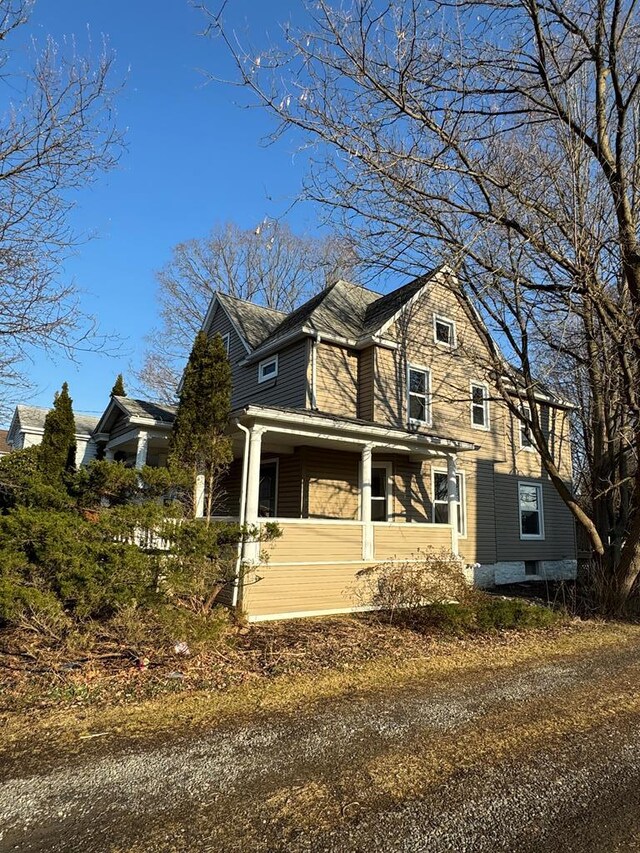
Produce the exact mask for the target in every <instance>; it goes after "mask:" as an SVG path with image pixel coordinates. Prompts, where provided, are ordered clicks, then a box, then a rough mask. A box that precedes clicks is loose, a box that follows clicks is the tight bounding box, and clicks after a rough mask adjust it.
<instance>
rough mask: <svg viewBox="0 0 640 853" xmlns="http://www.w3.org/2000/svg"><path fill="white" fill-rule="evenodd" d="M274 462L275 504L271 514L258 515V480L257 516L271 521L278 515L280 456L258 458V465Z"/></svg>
mask: <svg viewBox="0 0 640 853" xmlns="http://www.w3.org/2000/svg"><path fill="white" fill-rule="evenodd" d="M274 462H275V465H276V494H275V501H274V502H275V506H274V508H273V515H260V482H258V518H266V519H268V520H269V521H273V520H274V519H275V518H277V517H278V509H279V507H278V491H279V490H280V457H279V456H267V457H265V458H264V459H261V460H260V467H261V468H262V466H263V465H273V463H274Z"/></svg>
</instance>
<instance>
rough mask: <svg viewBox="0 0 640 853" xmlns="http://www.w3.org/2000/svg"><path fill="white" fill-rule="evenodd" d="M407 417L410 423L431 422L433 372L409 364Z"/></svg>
mask: <svg viewBox="0 0 640 853" xmlns="http://www.w3.org/2000/svg"><path fill="white" fill-rule="evenodd" d="M407 410H408V411H407V419H408V421H409V423H410V424H430V423H431V374H430V372H429V371H428V370H427V369H426V368H424V367H413V366H412V365H409V368H408V371H407Z"/></svg>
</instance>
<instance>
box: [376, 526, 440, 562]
mask: <svg viewBox="0 0 640 853" xmlns="http://www.w3.org/2000/svg"><path fill="white" fill-rule="evenodd" d="M374 543H375V558H376V560H405V559H408V558H411V557H412V556H413V557H414V558H415V559H419V558H420V555H419V552H420V551H428V550H429V549H430V548H434V549H436V550H439V549H440V548H446V549H448V550H450V549H451V528H450V527H449V526H448V525H447V526H444V527H443V526H441V525H433V524H398V525H394V524H387V525H377V524H376V525H374Z"/></svg>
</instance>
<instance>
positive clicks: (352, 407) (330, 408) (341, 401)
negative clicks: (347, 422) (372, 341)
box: [316, 343, 358, 418]
mask: <svg viewBox="0 0 640 853" xmlns="http://www.w3.org/2000/svg"><path fill="white" fill-rule="evenodd" d="M357 389H358V356H357V354H356V353H354V352H351V351H350V350H347V349H345V348H344V347H338V346H331V345H330V344H325V343H320V344H317V345H316V406H317V408H318V410H319V411H321V412H329V413H330V414H335V415H342V416H344V417H347V418H355V417H357V415H358V402H357Z"/></svg>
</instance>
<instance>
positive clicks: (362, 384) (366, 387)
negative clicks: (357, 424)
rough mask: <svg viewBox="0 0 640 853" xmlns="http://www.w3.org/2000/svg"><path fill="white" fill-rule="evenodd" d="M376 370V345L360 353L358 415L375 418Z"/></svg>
mask: <svg viewBox="0 0 640 853" xmlns="http://www.w3.org/2000/svg"><path fill="white" fill-rule="evenodd" d="M374 371H375V347H369V348H368V349H365V350H362V351H361V352H359V353H358V417H359V418H362V419H363V420H365V421H372V420H373V377H374Z"/></svg>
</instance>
